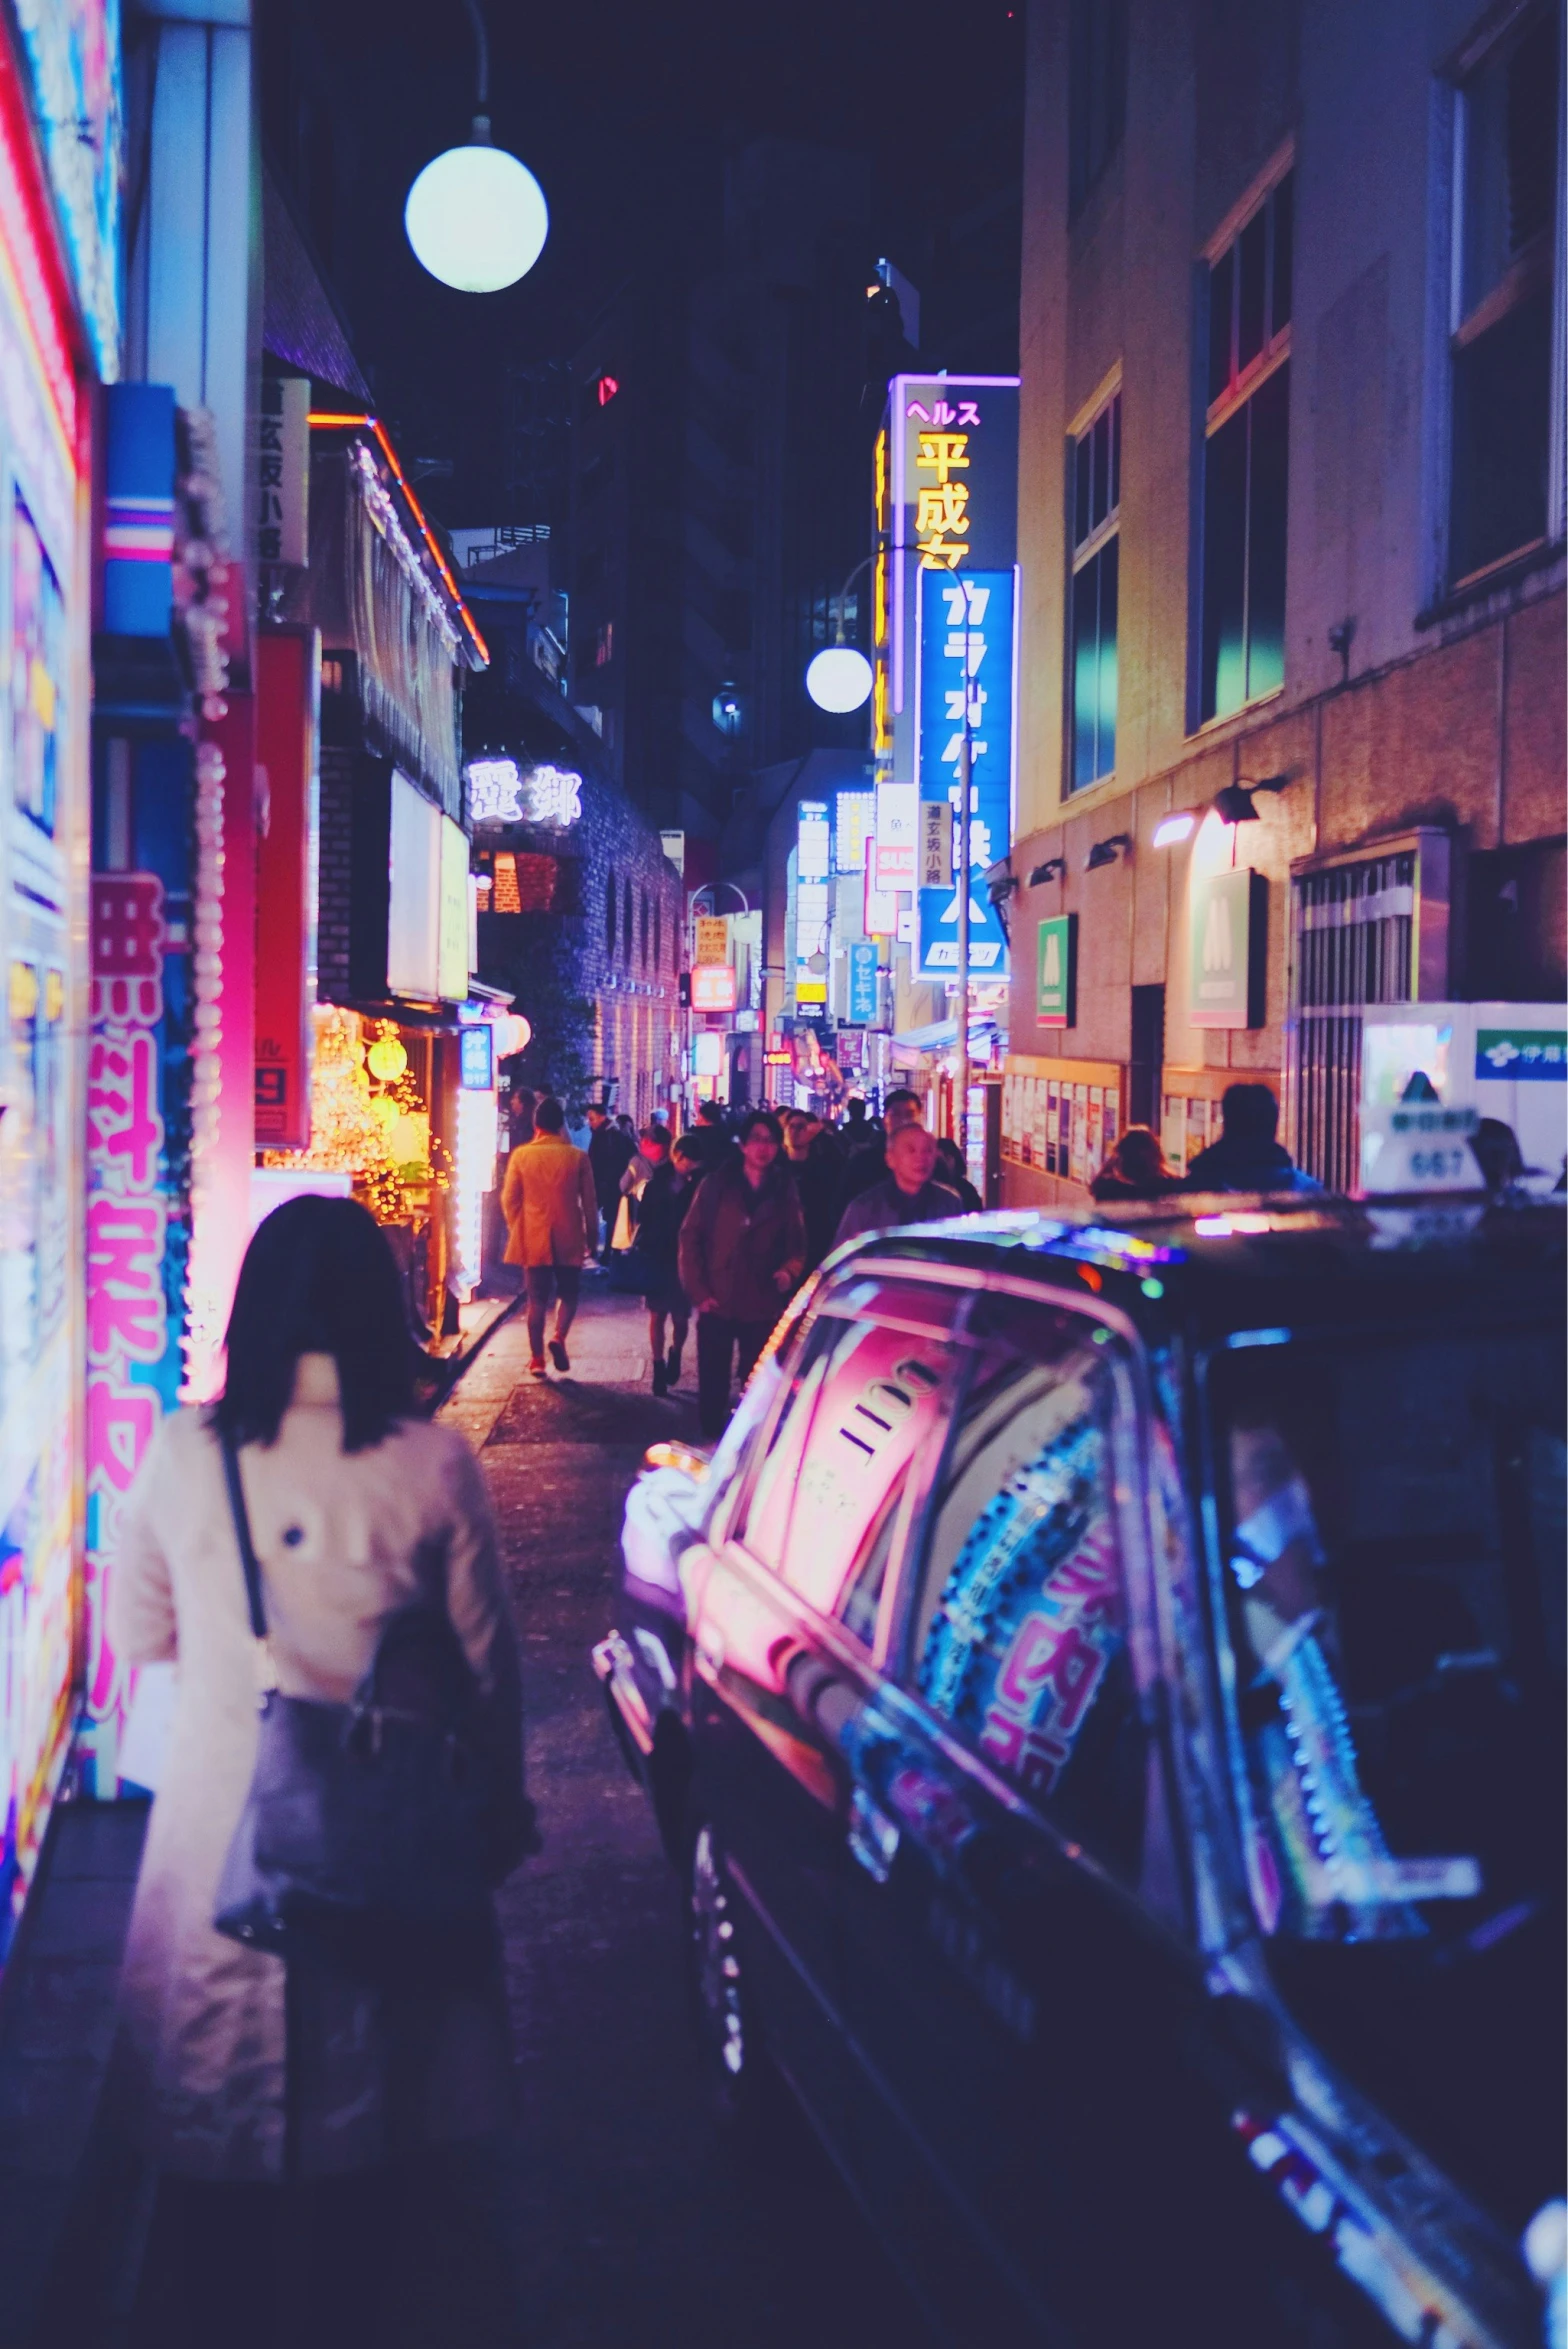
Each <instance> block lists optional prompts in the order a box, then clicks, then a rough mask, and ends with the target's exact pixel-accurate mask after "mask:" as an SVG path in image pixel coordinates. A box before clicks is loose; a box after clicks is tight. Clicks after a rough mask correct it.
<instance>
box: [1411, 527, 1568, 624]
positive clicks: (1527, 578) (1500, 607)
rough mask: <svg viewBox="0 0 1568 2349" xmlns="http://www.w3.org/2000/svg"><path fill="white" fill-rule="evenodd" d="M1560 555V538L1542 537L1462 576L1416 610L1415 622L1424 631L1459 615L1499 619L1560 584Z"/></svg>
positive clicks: (1469, 618)
mask: <svg viewBox="0 0 1568 2349" xmlns="http://www.w3.org/2000/svg"><path fill="white" fill-rule="evenodd" d="M1563 556H1564V541H1563V540H1562V539H1560V538H1558V539H1552V540H1544V539H1543V540H1541V541H1540V542H1539V543H1538V544H1537V545H1535V546H1530V547H1526V548H1524V550H1523V551H1522V552H1521V553H1520V554H1517V555H1510V556H1509V557H1508V559H1507V560H1506V561H1505V562H1501V563H1494V564H1493V565H1492V566H1491V567H1490V569H1488V570H1485V571H1478V572H1476V573H1475V574H1474V575H1473V577H1471V578H1469V579H1463V580H1461V581H1460V582H1459V584H1458V585H1457V586H1456V587H1452V588H1450V589H1449V590H1448V592H1447V594H1446V595H1440V596H1437V597H1434V599H1433V601H1432V602H1431V603H1430V604H1428V605H1427V607H1426V609H1425V610H1424V611H1420V612H1417V614H1416V616H1415V621H1414V626H1415V627H1416V628H1417V629H1418V630H1419V631H1420V632H1421V633H1422V634H1423V635H1424V634H1426V633H1427V632H1429V631H1430V630H1431V629H1433V628H1441V627H1442V626H1443V624H1444V622H1445V621H1448V620H1460V619H1462V620H1464V621H1465V622H1466V623H1467V624H1473V623H1475V622H1477V621H1485V620H1495V619H1500V618H1501V617H1502V616H1503V615H1504V614H1505V613H1507V612H1513V611H1517V610H1518V609H1519V607H1520V605H1521V604H1527V603H1534V602H1535V601H1536V600H1537V598H1538V597H1540V596H1542V595H1549V594H1550V593H1551V592H1552V590H1553V589H1554V588H1557V587H1560V586H1561V585H1562V584H1563V578H1564V562H1563Z"/></svg>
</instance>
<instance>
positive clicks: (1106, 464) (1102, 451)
mask: <svg viewBox="0 0 1568 2349" xmlns="http://www.w3.org/2000/svg"><path fill="white" fill-rule="evenodd" d="M1070 468H1071V482H1070V495H1071V497H1072V541H1073V587H1072V602H1071V628H1072V642H1071V645H1070V647H1069V653H1068V660H1069V691H1068V702H1069V707H1070V710H1071V717H1070V721H1069V722H1070V724H1071V728H1072V782H1071V788H1072V789H1073V790H1074V791H1081V790H1082V789H1083V787H1084V785H1085V784H1086V783H1098V782H1099V781H1100V779H1101V778H1102V776H1105V775H1108V774H1110V773H1111V771H1112V769H1113V768H1114V767H1115V765H1116V596H1117V578H1118V568H1119V530H1118V525H1119V523H1120V520H1121V502H1122V395H1121V392H1120V391H1119V390H1118V391H1115V392H1113V393H1112V394H1111V396H1110V398H1109V399H1108V400H1107V401H1106V403H1105V405H1104V406H1103V407H1102V408H1101V410H1100V412H1099V414H1098V415H1097V416H1095V417H1094V418H1093V419H1092V420H1091V421H1090V423H1089V424H1088V426H1087V427H1086V428H1085V430H1084V431H1083V432H1081V433H1079V434H1078V436H1077V437H1076V439H1075V440H1074V441H1073V443H1072V450H1071V458H1070Z"/></svg>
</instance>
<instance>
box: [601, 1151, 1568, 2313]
mask: <svg viewBox="0 0 1568 2349" xmlns="http://www.w3.org/2000/svg"><path fill="white" fill-rule="evenodd" d="M1563 1293H1564V1226H1563V1217H1562V1213H1561V1211H1560V1209H1558V1208H1555V1207H1551V1206H1532V1205H1517V1206H1515V1205H1494V1206H1486V1205H1484V1204H1482V1203H1481V1202H1479V1201H1477V1200H1469V1201H1455V1202H1441V1203H1438V1204H1437V1205H1435V1206H1434V1205H1433V1204H1432V1203H1431V1202H1427V1203H1425V1204H1421V1203H1417V1202H1404V1203H1402V1202H1399V1201H1379V1202H1378V1203H1376V1204H1375V1205H1371V1206H1365V1207H1363V1206H1356V1205H1350V1204H1347V1203H1345V1202H1343V1201H1336V1200H1331V1199H1325V1198H1306V1197H1301V1198H1296V1199H1293V1200H1291V1201H1289V1202H1285V1201H1281V1200H1258V1201H1251V1200H1246V1199H1240V1200H1238V1199H1232V1198H1227V1199H1224V1200H1215V1201H1212V1202H1205V1201H1197V1202H1193V1201H1184V1202H1181V1203H1180V1204H1179V1205H1176V1206H1173V1205H1171V1204H1169V1203H1155V1204H1151V1205H1150V1206H1148V1207H1146V1208H1143V1209H1139V1208H1136V1207H1129V1208H1128V1209H1127V1210H1126V1211H1125V1212H1124V1213H1123V1214H1120V1215H1118V1217H1117V1218H1116V1220H1115V1221H1114V1223H1110V1222H1104V1221H1094V1220H1091V1219H1089V1218H1087V1217H1085V1218H1079V1219H1073V1218H1070V1217H1060V1216H1050V1217H1044V1216H1033V1215H1019V1214H997V1215H991V1216H988V1217H985V1218H981V1219H975V1218H970V1219H968V1220H966V1221H965V1222H963V1223H961V1224H958V1223H955V1224H952V1225H947V1226H933V1227H929V1228H926V1229H924V1230H913V1231H904V1232H899V1233H890V1234H885V1235H882V1236H880V1237H875V1238H871V1239H869V1240H867V1241H865V1242H864V1243H862V1244H860V1245H859V1246H857V1247H856V1248H855V1249H854V1250H853V1251H851V1252H847V1253H846V1252H840V1254H839V1255H837V1256H835V1257H833V1258H831V1259H830V1260H829V1262H828V1264H827V1265H826V1267H825V1268H824V1270H823V1272H822V1273H821V1275H820V1276H819V1277H818V1279H817V1281H816V1282H815V1284H814V1285H813V1286H812V1287H811V1288H810V1289H809V1290H808V1291H807V1292H806V1293H805V1294H803V1296H802V1297H801V1298H799V1299H798V1300H797V1301H796V1304H795V1306H794V1308H793V1309H792V1311H791V1312H790V1314H789V1315H787V1316H786V1318H785V1320H784V1322H783V1323H782V1324H781V1326H780V1329H779V1331H778V1332H777V1333H776V1334H775V1337H774V1340H773V1342H772V1345H771V1347H770V1349H769V1351H768V1353H767V1354H766V1355H765V1356H764V1358H763V1360H762V1362H761V1363H760V1364H759V1366H758V1369H757V1372H756V1375H755V1376H754V1378H753V1380H752V1382H751V1384H750V1385H749V1387H748V1388H747V1391H746V1394H745V1397H744V1399H743V1401H742V1404H741V1407H740V1409H739V1411H738V1413H737V1415H736V1418H735V1420H734V1422H733V1423H732V1425H731V1427H730V1428H729V1430H728V1432H727V1434H726V1435H725V1437H724V1439H723V1441H722V1443H721V1444H720V1445H719V1447H718V1449H717V1451H716V1452H715V1453H714V1455H713V1457H712V1458H711V1460H709V1459H707V1458H705V1457H704V1456H703V1455H701V1454H699V1453H694V1452H689V1451H685V1450H684V1449H682V1448H681V1447H677V1446H656V1447H655V1449H654V1451H653V1452H652V1453H650V1455H649V1465H648V1467H647V1469H646V1471H645V1473H644V1475H643V1477H642V1478H641V1480H640V1481H639V1482H638V1484H637V1485H636V1486H635V1488H634V1489H633V1492H632V1494H631V1496H630V1499H629V1502H628V1506H627V1512H626V1528H625V1543H624V1548H625V1563H624V1574H623V1579H622V1585H621V1592H620V1605H621V1609H622V1610H623V1611H622V1612H621V1614H620V1617H619V1628H618V1629H617V1630H616V1631H614V1632H612V1633H611V1634H610V1635H609V1637H608V1638H607V1639H606V1640H604V1641H603V1642H602V1644H601V1645H600V1647H599V1648H598V1649H597V1650H596V1651H595V1663H596V1668H597V1670H598V1672H599V1674H600V1677H601V1679H602V1681H603V1683H604V1687H605V1690H606V1693H607V1696H608V1698H609V1704H610V1714H611V1719H612V1722H613V1724H614V1725H615V1727H616V1730H617V1733H618V1735H619V1736H620V1738H621V1741H622V1745H623V1748H624V1750H625V1752H626V1755H627V1758H628V1760H629V1762H630V1764H631V1766H632V1768H633V1769H634V1770H635V1772H636V1773H637V1775H638V1776H639V1777H640V1778H641V1779H642V1781H643V1783H644V1784H645V1785H646V1787H647V1789H648V1791H649V1794H650V1796H651V1798H652V1801H653V1805H654V1808H655V1811H656V1813H657V1816H658V1819H659V1823H660V1826H661V1829H662V1831H663V1834H664V1836H665V1840H666V1843H667V1845H668V1848H669V1850H670V1852H671V1855H672V1858H673V1859H674V1860H675V1862H676V1864H677V1865H678V1866H679V1867H680V1868H681V1869H682V1871H683V1874H684V1880H685V1884H686V1889H687V1901H688V1915H689V1933H690V1956H691V1968H692V1978H693V1983H694V1987H695V1990H696V1994H697V1998H696V2005H697V2011H698V2013H699V2016H700V2018H701V2026H702V2032H703V2041H704V2047H705V2051H706V2057H707V2060H708V2062H709V2063H710V2064H711V2067H712V2071H713V2075H714V2079H715V2081H716V2083H718V2085H719V2086H720V2088H721V2091H722V2094H723V2098H724V2101H725V2102H726V2103H727V2105H729V2106H730V2107H731V2108H733V2109H736V2110H738V2111H740V2112H744V2111H745V2110H746V2109H747V2107H748V2105H749V2104H750V2103H751V2102H752V2101H753V2099H754V2098H755V2097H756V2095H757V2084H758V2082H759V2080H762V2079H764V2078H766V2077H768V2076H771V2075H781V2076H782V2078H783V2080H784V2081H785V2082H786V2083H787V2085H788V2087H789V2089H790V2090H792V2091H793V2093H794V2095H795V2096H796V2097H797V2098H798V2099H799V2102H800V2104H801V2105H802V2106H803V2107H804V2109H805V2111H806V2113H807V2115H808V2116H809V2118H810V2120H811V2122H812V2123H813V2125H814V2126H815V2128H816V2130H817V2131H818V2132H819V2133H820V2135H821V2137H822V2139H823V2140H824V2142H825V2143H826V2145H827V2147H828V2149H829V2151H830V2152H831V2154H832V2157H833V2159H834V2161H835V2162H836V2163H837V2165H838V2166H839V2168H840V2169H841V2170H842V2172H843V2174H844V2176H845V2178H846V2179H847V2180H848V2182H849V2183H850V2185H851V2187H852V2188H853V2191H854V2192H855V2194H856V2195H857V2196H858V2198H859V2200H860V2202H861V2204H862V2205H863V2207H864V2210H865V2212H866V2214H867V2217H868V2219H869V2220H870V2222H871V2224H872V2225H873V2226H874V2228H875V2229H876V2231H877V2232H878V2234H879V2235H880V2236H881V2237H882V2238H883V2239H884V2240H885V2242H886V2243H887V2245H888V2247H889V2249H890V2250H891V2252H892V2254H893V2256H894V2257H895V2259H896V2260H897V2261H898V2262H899V2264H900V2265H901V2266H902V2268H903V2270H904V2272H905V2274H906V2276H907V2277H908V2278H909V2280H910V2282H911V2284H912V2285H913V2287H914V2288H915V2291H916V2293H917V2295H918V2297H919V2299H920V2301H921V2302H922V2303H923V2305H924V2306H925V2307H926V2308H927V2309H928V2310H929V2311H930V2314H931V2318H932V2322H933V2327H934V2329H935V2330H936V2332H937V2333H938V2334H939V2335H940V2336H943V2337H945V2338H947V2339H948V2340H950V2341H954V2342H960V2343H965V2344H967V2343H976V2342H981V2341H989V2340H991V2339H993V2338H994V2339H1009V2340H1012V2339H1022V2340H1028V2341H1047V2342H1052V2343H1056V2342H1066V2343H1073V2344H1085V2345H1089V2344H1103V2345H1105V2349H1125V2345H1126V2344H1130V2343H1134V2342H1145V2341H1156V2340H1171V2339H1178V2338H1179V2339H1181V2340H1184V2341H1187V2340H1190V2341H1194V2342H1202V2343H1204V2344H1205V2345H1206V2349H1211V2345H1213V2344H1218V2343H1228V2344H1246V2345H1247V2349H1280V2345H1281V2344H1292V2343H1294V2344H1302V2345H1304V2349H1307V2345H1310V2349H1341V2345H1348V2344H1352V2343H1355V2344H1359V2343H1361V2342H1363V2341H1365V2342H1379V2343H1384V2344H1386V2343H1388V2342H1390V2341H1393V2340H1405V2341H1410V2342H1421V2343H1428V2344H1433V2345H1434V2349H1435V2345H1436V2344H1443V2345H1445V2349H1460V2345H1461V2344H1464V2345H1466V2349H1483V2345H1484V2349H1493V2345H1501V2344H1519V2345H1522V2344H1525V2343H1534V2344H1537V2345H1538V2344H1540V2342H1541V2341H1542V2340H1543V2338H1544V2330H1543V2328H1544V2325H1545V2322H1546V2314H1545V2306H1544V2296H1543V2291H1542V2287H1541V2285H1540V2284H1539V2283H1538V2282H1537V2281H1536V2280H1535V2279H1534V2278H1533V2277H1532V2274H1531V2272H1530V2266H1529V2263H1528V2262H1527V2260H1526V2257H1525V2255H1524V2253H1523V2250H1522V2248H1521V2245H1522V2241H1523V2237H1524V2234H1525V2231H1526V2229H1527V2228H1528V2227H1529V2226H1530V2223H1531V2221H1532V2220H1533V2219H1539V2218H1540V2217H1541V2214H1542V2212H1543V2209H1545V2210H1546V2211H1547V2212H1548V2213H1549V2215H1548V2217H1547V2218H1546V2219H1545V2221H1544V2222H1543V2225H1540V2226H1537V2228H1536V2230H1535V2234H1534V2237H1533V2238H1532V2240H1533V2241H1534V2242H1535V2243H1537V2244H1538V2243H1540V2242H1541V2241H1543V2240H1549V2239H1551V2238H1553V2236H1554V2233H1555V2235H1556V2237H1557V2239H1560V2235H1561V2229H1560V2226H1559V2225H1558V2224H1557V2219H1556V2214H1555V2212H1552V2211H1551V2206H1552V2204H1553V2203H1554V2199H1555V2198H1556V2197H1558V2196H1560V2195H1561V2193H1562V2190H1563V2145H1564V2068H1565V2049H1564V1999H1563V1923H1564V1919H1563V1866H1562V1860H1563V1849H1564V1799H1563V1790H1564V1751H1563V1745H1564V1695H1563V1685H1564V1600H1563V1561H1564V1474H1565V1465H1564V1393H1563V1362H1564V1332H1563ZM1543 2230H1544V2231H1543ZM1537 2264H1539V2262H1537Z"/></svg>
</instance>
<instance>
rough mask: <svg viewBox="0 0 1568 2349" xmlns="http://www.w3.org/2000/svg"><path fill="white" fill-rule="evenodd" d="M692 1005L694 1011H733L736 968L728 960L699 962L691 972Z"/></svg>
mask: <svg viewBox="0 0 1568 2349" xmlns="http://www.w3.org/2000/svg"><path fill="white" fill-rule="evenodd" d="M691 1007H692V1010H693V1011H733V1010H734V1009H735V970H734V966H733V964H731V963H727V962H723V963H720V962H699V963H696V964H694V966H693V968H692V974H691Z"/></svg>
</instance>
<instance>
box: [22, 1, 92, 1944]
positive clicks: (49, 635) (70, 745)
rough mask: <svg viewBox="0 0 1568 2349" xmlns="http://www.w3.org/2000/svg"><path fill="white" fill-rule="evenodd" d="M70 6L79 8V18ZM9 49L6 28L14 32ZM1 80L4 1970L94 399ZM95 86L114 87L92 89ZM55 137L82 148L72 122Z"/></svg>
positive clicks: (67, 1516)
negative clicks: (78, 365) (81, 544)
mask: <svg viewBox="0 0 1568 2349" xmlns="http://www.w3.org/2000/svg"><path fill="white" fill-rule="evenodd" d="M66 13H69V12H66ZM0 40H4V41H6V42H7V43H9V40H10V35H9V34H0ZM0 64H3V70H0V356H3V360H4V364H3V366H0V580H3V582H4V588H5V598H4V609H5V614H6V617H5V622H4V640H3V653H4V663H5V669H6V675H7V680H8V683H7V687H6V693H5V703H6V707H5V709H4V711H3V713H0V742H3V744H4V756H3V759H0V980H3V983H4V988H5V994H4V1001H3V1005H0V1964H3V1962H4V1958H5V1954H6V1951H7V1949H8V1947H9V1945H10V1941H11V1936H12V1932H13V1930H14V1927H15V1923H16V1919H17V1917H18V1916H19V1914H20V1911H21V1907H22V1902H23V1899H24V1897H25V1895H26V1891H27V1888H28V1885H29V1883H30V1882H31V1879H32V1875H33V1870H34V1868H35V1865H36V1863H37V1858H38V1852H39V1849H40V1846H41V1843H42V1840H43V1834H44V1829H45V1827H46V1825H47V1822H48V1817H49V1809H50V1804H51V1801H52V1798H53V1794H54V1790H55V1787H56V1784H57V1782H58V1778H59V1772H60V1768H61V1765H62V1763H63V1761H64V1756H65V1751H66V1746H67V1741H68V1739H69V1735H70V1728H71V1721H72V1715H73V1710H74V1688H73V1667H74V1664H75V1660H76V1653H77V1626H78V1621H79V1616H80V1607H81V1582H80V1576H79V1571H78V1569H79V1562H80V1548H79V1544H80V1520H79V1495H80V1486H81V1473H82V1470H81V1461H80V1458H79V1456H78V1452H77V1443H76V1433H75V1428H76V1411H77V1409H78V1407H79V1406H78V1393H79V1386H80V1379H81V1367H82V1364H81V1348H82V1327H83V1324H82V1308H81V1302H80V1300H81V1296H82V1276H83V1266H82V1253H81V1251H82V1228H83V1190H84V1182H83V1162H82V1139H81V1137H82V1132H83V1126H84V1109H85V1108H86V1106H87V1105H86V1103H85V1101H84V1093H83V1078H84V1073H85V1071H84V1049H83V1038H84V1035H85V1031H86V1026H87V974H86V969H85V939H86V929H87V921H86V907H85V904H84V902H83V891H82V885H81V882H80V881H79V879H78V876H79V875H84V874H85V872H86V868H87V861H88V843H87V806H88V790H87V763H86V744H87V706H86V691H85V687H86V680H87V674H88V652H87V628H88V611H87V597H86V581H85V579H84V578H82V577H80V576H79V574H78V559H77V540H78V523H79V515H80V511H81V496H82V485H81V483H80V482H79V479H78V473H77V461H76V460H77V449H78V443H79V436H80V434H81V432H82V429H83V421H84V415H83V409H82V406H81V403H80V398H79V390H78V385H77V381H76V376H75V372H74V366H73V361H72V356H71V353H72V341H73V335H72V328H71V326H70V323H69V318H70V300H69V295H68V292H67V289H66V287H65V285H64V284H63V282H62V280H61V278H60V277H59V275H58V274H57V271H56V267H55V262H54V258H53V256H54V251H55V243H54V233H55V232H54V228H53V224H52V222H51V219H50V202H49V196H48V194H47V192H46V190H45V189H44V188H43V186H42V184H41V182H40V180H39V179H38V177H37V176H36V173H35V169H34V164H33V154H34V145H33V140H34V128H33V124H32V122H31V121H30V119H29V116H28V111H27V102H26V98H25V96H24V93H23V84H22V81H21V79H20V77H19V75H18V73H17V71H16V69H15V64H14V61H13V59H12V58H11V56H10V54H9V51H7V54H6V55H5V57H4V59H3V60H0ZM101 95H102V93H101V92H100V96H101ZM61 136H62V138H65V137H68V138H69V139H70V140H71V141H73V142H74V141H75V140H76V139H77V137H78V127H77V122H76V120H75V116H74V113H73V115H72V117H71V118H70V120H69V123H68V124H65V123H62V126H61Z"/></svg>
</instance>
